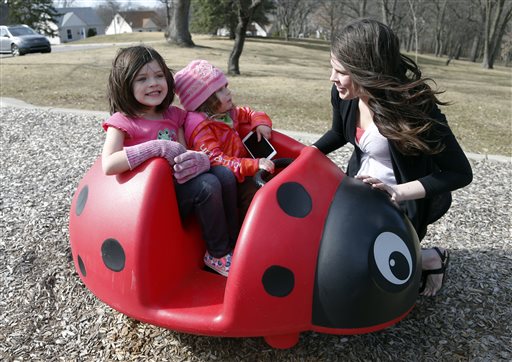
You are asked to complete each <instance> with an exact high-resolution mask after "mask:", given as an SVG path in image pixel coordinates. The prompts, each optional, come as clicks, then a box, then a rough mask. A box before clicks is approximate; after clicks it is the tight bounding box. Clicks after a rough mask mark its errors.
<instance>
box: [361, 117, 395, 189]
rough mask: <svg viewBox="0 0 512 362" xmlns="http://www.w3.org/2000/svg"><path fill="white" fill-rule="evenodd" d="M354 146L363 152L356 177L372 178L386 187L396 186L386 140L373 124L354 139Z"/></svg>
mask: <svg viewBox="0 0 512 362" xmlns="http://www.w3.org/2000/svg"><path fill="white" fill-rule="evenodd" d="M356 145H357V147H359V148H360V149H361V151H362V152H363V155H362V158H361V168H360V169H359V172H358V173H357V175H358V176H359V175H368V176H372V177H375V178H378V179H379V180H381V181H382V182H384V183H386V184H388V185H396V179H395V173H394V172H393V165H392V164H391V155H390V153H389V144H388V140H387V138H386V137H384V136H383V135H381V134H380V132H379V129H378V128H377V126H376V125H375V123H372V124H371V126H369V127H368V128H367V129H366V130H365V131H364V133H363V135H362V136H361V138H359V140H357V137H356Z"/></svg>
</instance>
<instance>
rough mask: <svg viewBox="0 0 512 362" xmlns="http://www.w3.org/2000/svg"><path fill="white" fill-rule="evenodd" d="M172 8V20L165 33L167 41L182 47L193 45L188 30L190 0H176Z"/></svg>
mask: <svg viewBox="0 0 512 362" xmlns="http://www.w3.org/2000/svg"><path fill="white" fill-rule="evenodd" d="M172 10H173V11H172V20H171V23H170V24H169V27H168V28H167V31H166V33H165V37H166V39H167V42H168V43H171V44H176V45H179V46H183V47H193V46H195V44H194V42H193V41H192V36H191V35H190V31H189V30H188V14H189V11H190V0H176V3H175V6H174V8H173V9H172Z"/></svg>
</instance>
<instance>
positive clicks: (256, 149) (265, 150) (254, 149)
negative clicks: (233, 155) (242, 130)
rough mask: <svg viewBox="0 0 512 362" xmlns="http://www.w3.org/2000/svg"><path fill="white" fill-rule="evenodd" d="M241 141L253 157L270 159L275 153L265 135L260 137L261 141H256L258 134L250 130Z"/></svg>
mask: <svg viewBox="0 0 512 362" xmlns="http://www.w3.org/2000/svg"><path fill="white" fill-rule="evenodd" d="M243 142H244V145H245V148H247V151H249V153H250V154H251V156H252V157H253V158H267V159H269V160H270V159H271V158H272V157H274V156H275V155H276V153H277V152H276V150H275V149H274V147H272V145H271V144H270V142H269V141H268V140H267V139H266V138H265V137H262V138H261V141H260V142H258V135H257V134H256V133H255V132H252V131H251V132H249V133H248V134H247V136H245V138H244V139H243Z"/></svg>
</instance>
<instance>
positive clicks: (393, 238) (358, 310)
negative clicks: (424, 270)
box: [313, 177, 421, 329]
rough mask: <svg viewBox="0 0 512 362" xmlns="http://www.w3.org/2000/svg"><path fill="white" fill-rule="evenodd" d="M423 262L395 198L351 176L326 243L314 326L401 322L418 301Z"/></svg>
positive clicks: (334, 207)
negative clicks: (395, 203)
mask: <svg viewBox="0 0 512 362" xmlns="http://www.w3.org/2000/svg"><path fill="white" fill-rule="evenodd" d="M420 264H421V260H420V257H419V243H418V238H417V236H416V233H415V231H414V229H413V228H412V226H411V224H410V222H409V220H408V219H407V218H406V217H405V216H404V215H403V213H402V212H401V211H400V210H399V209H398V208H397V207H395V206H394V205H393V204H392V203H391V201H390V200H389V196H388V195H386V194H385V193H383V192H382V191H379V190H373V189H372V188H371V187H368V185H366V184H364V183H362V182H361V181H358V180H355V179H353V178H350V177H345V178H344V179H343V181H342V182H341V184H340V186H339V187H338V189H337V191H336V194H335V196H334V199H333V202H332V204H331V207H330V209H329V215H328V217H327V220H326V223H325V227H324V232H323V235H322V240H321V244H320V250H319V254H318V264H317V271H316V275H315V290H314V296H313V324H314V325H317V326H322V327H328V328H342V329H360V328H363V329H364V328H366V329H371V328H372V327H374V326H379V325H382V324H386V323H389V322H390V321H393V320H396V319H397V318H399V317H400V316H403V315H404V314H406V313H407V312H408V311H409V310H410V308H411V307H412V306H413V305H414V303H415V301H416V298H417V295H418V283H419V278H420V272H421V265H420Z"/></svg>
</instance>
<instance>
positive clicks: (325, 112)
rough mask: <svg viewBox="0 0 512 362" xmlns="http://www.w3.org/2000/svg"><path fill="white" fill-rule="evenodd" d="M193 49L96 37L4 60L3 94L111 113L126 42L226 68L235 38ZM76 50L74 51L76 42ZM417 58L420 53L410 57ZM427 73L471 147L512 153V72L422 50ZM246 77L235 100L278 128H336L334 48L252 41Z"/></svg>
mask: <svg viewBox="0 0 512 362" xmlns="http://www.w3.org/2000/svg"><path fill="white" fill-rule="evenodd" d="M193 40H194V42H195V43H196V45H197V46H196V47H195V48H179V47H175V46H170V45H168V44H167V43H166V42H165V40H164V36H163V33H132V34H122V35H118V36H97V37H93V38H89V39H86V40H84V41H80V42H74V43H73V44H74V45H79V44H87V43H95V42H98V43H113V45H112V46H108V47H103V48H97V49H94V48H93V49H87V50H83V49H81V50H72V51H66V52H57V51H54V52H53V53H51V54H31V55H27V56H23V57H16V58H11V57H3V58H0V84H1V90H0V95H1V96H4V97H14V98H19V99H22V100H24V101H26V102H28V103H32V104H35V105H41V106H55V107H63V108H79V109H88V110H101V111H107V110H108V106H107V100H106V97H105V89H106V83H107V77H108V73H109V70H110V66H111V62H112V59H113V57H114V55H115V54H116V51H117V49H118V48H119V47H120V46H125V45H123V44H120V43H125V42H147V43H148V44H150V45H151V46H153V47H154V48H155V49H157V50H158V51H159V52H160V53H161V54H162V55H163V56H164V58H165V59H166V61H167V63H168V65H169V66H170V67H171V68H172V69H174V70H178V69H180V68H182V67H183V66H185V65H186V64H187V63H188V62H189V61H190V60H192V59H207V60H209V61H210V62H212V63H213V64H215V65H217V66H218V67H220V68H221V69H222V70H224V71H226V69H227V60H228V57H229V53H230V51H231V49H232V46H233V42H232V41H230V40H228V39H220V38H212V37H208V36H202V35H194V36H193ZM70 48H73V47H72V46H70ZM410 55H411V56H412V57H414V54H410ZM418 62H419V64H420V66H421V68H422V71H423V73H424V75H425V76H428V77H432V78H433V79H434V80H435V81H436V82H437V86H438V87H439V88H440V89H443V90H445V91H446V92H445V93H444V94H443V95H442V97H441V98H442V99H443V100H445V101H450V102H452V105H451V106H449V107H445V108H444V109H443V111H444V113H445V114H446V115H447V117H448V120H449V122H450V125H451V127H452V129H453V131H454V133H455V134H456V136H457V137H458V139H459V141H460V142H461V144H462V146H463V148H464V149H465V150H466V151H469V152H476V153H486V154H502V155H509V156H510V155H511V154H512V145H511V128H512V127H511V126H512V122H511V114H512V112H511V111H512V95H511V94H512V87H511V85H512V69H511V68H505V67H500V66H497V67H496V69H494V70H484V69H482V68H481V67H480V64H475V63H470V62H466V61H452V62H451V63H450V65H449V66H446V65H445V62H446V59H445V58H435V57H433V56H425V55H420V56H419V59H418ZM240 71H241V72H242V75H240V76H236V77H230V78H229V81H230V88H231V89H232V91H233V93H234V100H235V102H237V103H238V104H240V105H249V106H251V107H252V108H254V109H257V110H261V111H265V112H267V113H268V114H269V115H270V116H271V118H272V119H273V121H274V126H275V128H280V129H289V130H296V131H306V132H314V133H322V132H324V131H326V130H327V129H328V128H329V127H330V123H331V120H330V117H331V105H330V89H331V84H330V82H329V75H330V64H329V45H328V44H327V43H325V42H321V41H290V42H288V43H287V42H283V41H279V40H275V39H252V38H251V39H247V41H246V43H245V47H244V51H243V54H242V57H241V59H240Z"/></svg>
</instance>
